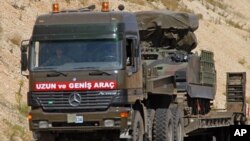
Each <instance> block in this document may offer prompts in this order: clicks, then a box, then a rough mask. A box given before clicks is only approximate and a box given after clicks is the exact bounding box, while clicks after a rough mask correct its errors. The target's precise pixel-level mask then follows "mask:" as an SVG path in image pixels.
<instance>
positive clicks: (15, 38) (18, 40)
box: [9, 33, 22, 46]
mask: <svg viewBox="0 0 250 141" xmlns="http://www.w3.org/2000/svg"><path fill="white" fill-rule="evenodd" d="M9 40H10V41H11V43H13V44H14V45H17V46H19V45H20V43H21V41H22V37H21V35H20V34H18V33H14V34H13V35H12V36H11V37H10V38H9Z"/></svg>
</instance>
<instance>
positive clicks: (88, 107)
mask: <svg viewBox="0 0 250 141" xmlns="http://www.w3.org/2000/svg"><path fill="white" fill-rule="evenodd" d="M72 94H76V95H77V96H78V97H80V101H78V102H79V103H77V105H72V103H70V102H69V99H70V97H73V96H72ZM114 97H115V95H100V92H97V91H91V92H74V93H72V92H63V93H62V92H53V93H46V92H43V93H34V94H33V95H32V99H33V100H36V101H37V102H38V103H39V104H40V105H41V106H42V108H43V110H44V111H60V112H76V111H103V110H106V109H107V108H108V107H109V105H110V103H111V101H112V99H113V98H114ZM76 101H77V100H76Z"/></svg>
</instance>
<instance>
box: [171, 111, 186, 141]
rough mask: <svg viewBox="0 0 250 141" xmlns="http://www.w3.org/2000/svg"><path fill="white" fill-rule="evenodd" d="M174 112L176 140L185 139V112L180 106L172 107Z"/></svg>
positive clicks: (174, 134) (181, 140)
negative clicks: (183, 112)
mask: <svg viewBox="0 0 250 141" xmlns="http://www.w3.org/2000/svg"><path fill="white" fill-rule="evenodd" d="M171 111H172V114H173V127H174V128H173V136H174V141H183V140H184V122H183V119H182V117H183V114H182V112H181V110H180V109H179V108H178V107H175V108H173V109H171Z"/></svg>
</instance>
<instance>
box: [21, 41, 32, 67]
mask: <svg viewBox="0 0 250 141" xmlns="http://www.w3.org/2000/svg"><path fill="white" fill-rule="evenodd" d="M29 45H30V44H29V40H23V41H22V43H21V71H26V70H27V68H28V55H27V52H28V47H29Z"/></svg>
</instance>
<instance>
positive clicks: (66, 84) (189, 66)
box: [21, 3, 244, 141]
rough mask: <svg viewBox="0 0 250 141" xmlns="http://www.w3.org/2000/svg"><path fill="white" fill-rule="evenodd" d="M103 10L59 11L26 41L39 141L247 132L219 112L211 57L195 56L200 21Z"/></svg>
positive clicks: (32, 122)
mask: <svg viewBox="0 0 250 141" xmlns="http://www.w3.org/2000/svg"><path fill="white" fill-rule="evenodd" d="M103 6H104V9H103V10H102V11H101V12H99V11H94V10H93V9H94V6H89V7H86V8H82V9H77V10H64V11H58V7H57V6H56V8H57V9H56V10H55V11H54V12H52V13H49V14H46V15H41V16H39V17H37V20H36V22H35V25H34V28H33V33H32V36H31V38H30V40H25V41H23V42H22V45H21V70H22V74H23V75H26V76H27V78H28V79H29V92H28V93H27V95H28V96H27V97H28V105H29V106H30V107H31V110H30V112H29V116H28V118H29V126H30V130H31V131H32V132H33V135H34V139H35V140H37V141H55V140H60V141H64V140H67V141H68V140H132V141H142V140H150V141H151V140H156V141H160V140H161V141H173V140H174V141H183V140H184V137H188V136H194V138H196V136H195V135H203V136H202V138H206V139H208V137H209V138H210V137H212V136H211V135H213V133H225V134H223V135H222V134H216V135H217V136H216V137H217V138H219V140H220V141H222V140H226V137H224V135H225V136H228V130H227V128H226V127H228V126H229V125H231V124H232V123H242V124H243V123H244V118H243V117H244V113H243V112H242V111H233V112H218V111H213V110H211V102H212V101H213V100H214V97H215V89H216V70H215V67H214V60H213V53H212V52H209V51H202V52H201V54H200V55H199V54H197V53H192V50H193V49H194V48H195V47H196V45H197V41H196V37H195V34H194V31H195V30H196V29H197V28H198V18H197V17H196V16H195V15H194V14H187V13H178V12H170V11H142V12H136V13H132V12H124V11H122V9H123V7H122V6H119V9H120V10H121V11H109V10H107V7H106V9H105V6H108V5H107V4H105V3H104V4H103ZM243 105H244V103H243ZM235 117H237V118H235ZM210 133H211V134H210ZM224 138H225V139H224ZM199 140H201V139H199Z"/></svg>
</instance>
